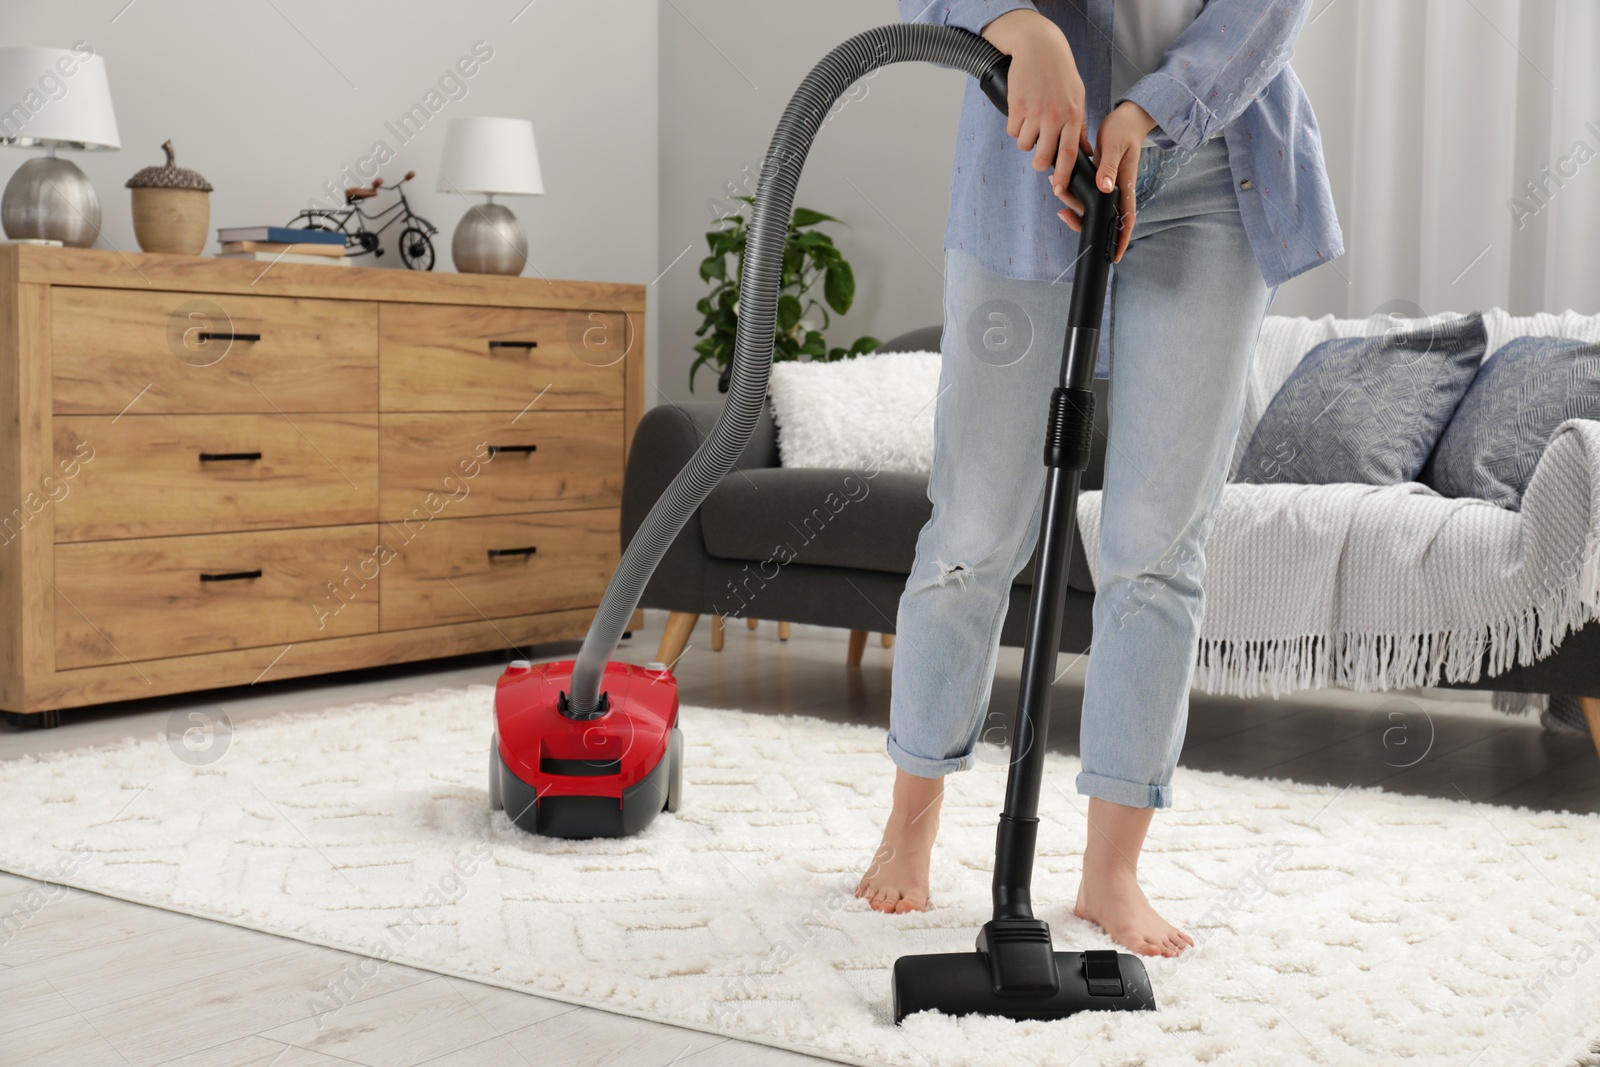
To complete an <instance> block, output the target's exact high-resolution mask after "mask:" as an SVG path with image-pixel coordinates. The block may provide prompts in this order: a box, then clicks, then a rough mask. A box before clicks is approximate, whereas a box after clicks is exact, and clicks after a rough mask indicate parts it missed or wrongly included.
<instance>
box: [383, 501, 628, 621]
mask: <svg viewBox="0 0 1600 1067" xmlns="http://www.w3.org/2000/svg"><path fill="white" fill-rule="evenodd" d="M619 515H620V512H619V511H618V509H616V508H607V509H604V510H593V511H552V512H544V513H541V514H538V515H512V516H505V517H494V518H477V519H434V520H433V521H431V522H427V523H422V524H419V523H415V522H413V523H407V524H400V523H392V522H391V523H385V524H384V526H383V528H382V532H383V541H384V547H385V548H386V549H388V550H389V553H390V556H389V558H388V559H387V561H386V562H385V564H384V566H383V569H382V570H383V577H382V579H381V580H382V582H383V596H382V618H381V619H380V625H381V628H382V629H384V630H407V629H412V628H414V627H418V626H434V625H437V624H440V623H450V622H477V621H479V620H482V619H486V618H487V619H500V618H505V617H507V616H511V615H533V614H537V613H539V612H544V611H561V610H564V609H567V608H579V607H591V606H597V605H598V604H599V603H600V597H601V595H602V594H603V593H604V592H605V589H606V582H608V581H609V580H610V579H611V571H612V569H613V568H614V567H615V566H616V564H617V560H618V558H619V557H620V555H621V551H620V547H619V543H618V542H619V537H620V526H619V520H618V517H619ZM529 549H533V550H534V551H532V552H530V551H528V550H529Z"/></svg>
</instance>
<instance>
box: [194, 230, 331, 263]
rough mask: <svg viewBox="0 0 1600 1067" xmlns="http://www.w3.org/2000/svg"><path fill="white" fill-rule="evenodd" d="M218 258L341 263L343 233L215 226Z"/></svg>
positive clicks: (266, 261) (270, 261) (276, 261)
mask: <svg viewBox="0 0 1600 1067" xmlns="http://www.w3.org/2000/svg"><path fill="white" fill-rule="evenodd" d="M217 243H218V244H220V245H221V246H222V253H221V255H220V256H219V257H218V258H220V259H254V260H260V261H261V262H264V263H321V264H324V265H326V266H330V267H344V266H348V265H349V260H347V259H345V257H344V246H345V239H344V234H342V233H335V232H333V231H330V230H297V229H291V228H290V227H288V226H234V227H231V228H229V229H219V230H217Z"/></svg>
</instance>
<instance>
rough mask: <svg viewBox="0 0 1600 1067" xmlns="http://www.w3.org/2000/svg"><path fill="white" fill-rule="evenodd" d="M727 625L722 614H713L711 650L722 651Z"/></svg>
mask: <svg viewBox="0 0 1600 1067" xmlns="http://www.w3.org/2000/svg"><path fill="white" fill-rule="evenodd" d="M726 631H727V625H726V623H725V622H724V620H723V617H722V616H721V615H713V616H711V651H713V652H721V651H722V641H723V638H724V636H725V634H726Z"/></svg>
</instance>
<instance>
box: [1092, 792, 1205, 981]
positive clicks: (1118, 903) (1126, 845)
mask: <svg viewBox="0 0 1600 1067" xmlns="http://www.w3.org/2000/svg"><path fill="white" fill-rule="evenodd" d="M1154 810H1155V809H1153V808H1130V807H1126V806H1124V805H1121V804H1113V803H1111V802H1110V801H1107V800H1101V799H1100V798H1099V797H1090V798H1089V837H1088V840H1087V842H1086V843H1085V845H1084V849H1083V881H1082V882H1081V883H1080V884H1079V886H1078V902H1077V904H1076V906H1074V907H1073V909H1072V913H1073V914H1074V915H1076V916H1077V917H1078V918H1080V919H1083V920H1085V921H1086V922H1092V923H1095V924H1096V925H1098V926H1099V927H1100V928H1101V929H1103V930H1104V931H1105V932H1106V933H1107V934H1109V935H1111V940H1113V941H1115V942H1116V943H1117V944H1119V945H1121V946H1122V947H1123V948H1125V949H1127V950H1128V951H1130V952H1137V953H1139V954H1140V955H1143V956H1176V955H1178V954H1180V953H1181V952H1183V950H1184V949H1186V948H1189V947H1191V946H1193V945H1194V938H1192V937H1190V936H1189V935H1188V934H1186V933H1184V932H1183V931H1182V930H1179V929H1178V928H1177V927H1176V926H1173V925H1172V924H1171V923H1169V922H1167V920H1165V919H1163V918H1162V917H1161V916H1160V915H1158V914H1157V913H1156V910H1155V909H1154V908H1152V907H1151V906H1150V901H1149V900H1147V899H1145V895H1144V890H1142V889H1140V888H1139V851H1140V849H1141V848H1143V846H1144V835H1145V831H1146V830H1148V829H1149V828H1150V816H1151V815H1152V814H1154Z"/></svg>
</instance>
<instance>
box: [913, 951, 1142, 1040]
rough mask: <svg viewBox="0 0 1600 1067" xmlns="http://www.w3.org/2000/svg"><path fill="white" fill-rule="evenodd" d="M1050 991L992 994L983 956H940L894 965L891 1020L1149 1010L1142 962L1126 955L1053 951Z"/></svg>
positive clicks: (991, 974) (1043, 1016) (990, 975)
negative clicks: (922, 1015)
mask: <svg viewBox="0 0 1600 1067" xmlns="http://www.w3.org/2000/svg"><path fill="white" fill-rule="evenodd" d="M1053 955H1054V957H1055V969H1056V978H1057V983H1056V990H1055V992H1054V993H1048V992H1046V993H1035V994H1033V995H1018V994H1016V993H1001V992H998V991H997V989H996V986H995V982H994V971H993V969H992V968H991V966H990V960H989V956H988V954H986V953H983V952H941V953H936V954H933V955H923V956H902V957H900V958H899V959H897V960H895V961H894V1021H895V1025H897V1026H898V1025H899V1024H900V1021H901V1020H903V1019H904V1018H905V1017H906V1016H907V1015H915V1014H916V1013H917V1012H919V1011H940V1012H943V1013H944V1014H946V1015H1003V1016H1005V1017H1007V1018H1010V1019H1017V1020H1023V1019H1065V1018H1067V1017H1068V1016H1069V1015H1076V1014H1077V1013H1078V1012H1080V1011H1154V1010H1155V1008H1156V998H1155V994H1154V993H1152V992H1151V990H1150V978H1149V976H1148V975H1147V974H1146V973H1145V969H1144V963H1143V961H1141V960H1140V959H1139V957H1137V956H1133V955H1129V954H1128V953H1126V952H1111V951H1089V952H1056V953H1054V954H1053Z"/></svg>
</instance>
